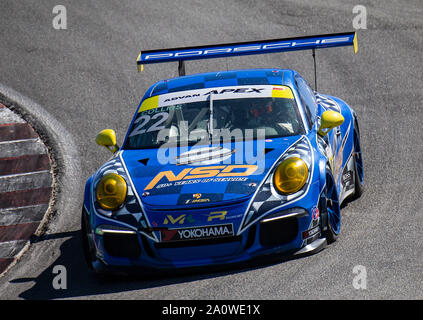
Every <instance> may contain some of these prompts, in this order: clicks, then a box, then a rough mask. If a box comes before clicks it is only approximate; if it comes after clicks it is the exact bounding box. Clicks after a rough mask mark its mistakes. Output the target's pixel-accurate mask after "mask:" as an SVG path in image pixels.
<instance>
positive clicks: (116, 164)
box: [81, 33, 363, 272]
mask: <svg viewBox="0 0 423 320" xmlns="http://www.w3.org/2000/svg"><path fill="white" fill-rule="evenodd" d="M345 45H353V46H354V49H355V51H356V48H357V43H356V34H355V33H342V34H334V35H321V36H311V37H302V38H291V39H276V40H267V41H260V42H254V43H250V42H249V43H236V44H225V45H215V46H205V47H195V48H194V47H191V48H177V49H166V50H154V51H145V52H141V53H140V55H139V57H138V61H137V62H138V66H139V67H140V69H141V67H142V65H144V64H148V63H158V62H170V61H178V62H179V71H180V75H181V76H180V77H177V78H174V79H168V80H163V81H159V82H157V83H155V84H154V85H153V86H151V87H150V88H149V89H148V90H147V92H146V93H145V95H144V97H143V98H142V100H141V102H140V104H139V106H138V108H137V110H136V113H135V115H134V117H133V119H132V122H131V125H130V127H129V130H128V132H127V134H126V137H125V139H124V142H123V145H122V146H121V147H119V146H117V144H116V136H115V133H114V131H113V130H111V129H106V130H103V131H102V132H100V133H99V135H98V136H97V138H96V142H97V143H98V144H100V145H102V146H105V147H106V148H108V149H109V150H110V151H112V152H113V156H112V158H111V159H110V160H109V161H107V162H106V163H105V164H104V165H103V166H101V167H100V168H99V169H98V170H97V171H96V172H95V173H94V174H93V175H92V176H91V177H90V178H89V179H88V180H87V182H86V186H85V195H84V205H83V211H82V228H81V229H82V238H83V249H84V253H85V257H86V260H87V262H88V265H89V266H90V268H92V269H94V270H95V271H97V272H105V271H109V270H111V271H115V270H125V269H127V268H133V267H135V268H136V269H137V270H142V269H144V270H169V269H170V270H176V269H180V268H186V267H199V266H206V265H222V264H228V263H236V262H243V261H247V260H250V259H252V258H255V257H259V256H263V255H268V254H275V253H278V254H281V253H284V254H291V255H299V254H306V253H312V252H317V251H319V250H321V249H322V248H324V246H325V245H326V244H327V243H330V242H333V241H335V240H336V239H337V237H338V234H339V232H340V228H341V209H340V205H341V204H342V202H344V201H345V200H346V199H347V198H354V197H359V196H360V195H361V193H362V190H363V160H362V155H361V148H360V132H359V126H358V118H357V114H356V113H355V112H354V111H353V110H352V109H351V108H350V107H349V106H348V105H347V104H346V103H345V102H344V101H342V100H341V99H339V98H336V97H333V96H329V95H326V94H322V93H318V92H316V91H314V90H312V89H311V88H310V86H309V85H308V84H307V82H306V81H305V80H304V78H303V77H302V76H301V75H300V74H298V73H297V72H296V71H294V70H283V69H276V68H275V69H251V70H237V71H224V72H223V71H222V72H210V73H203V74H195V75H189V76H184V62H185V61H186V60H194V59H207V58H218V57H222V56H233V55H245V54H261V53H270V52H280V51H290V50H304V49H309V50H312V51H313V56H315V55H314V54H315V49H320V48H325V47H335V46H345Z"/></svg>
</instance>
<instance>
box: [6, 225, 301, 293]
mask: <svg viewBox="0 0 423 320" xmlns="http://www.w3.org/2000/svg"><path fill="white" fill-rule="evenodd" d="M69 236H70V238H69V239H68V240H65V241H64V242H63V243H62V245H61V246H60V251H61V254H60V256H59V258H58V259H57V260H56V261H54V263H52V264H51V265H50V266H49V267H48V268H47V269H45V270H44V271H43V272H42V273H41V274H40V275H39V276H38V277H36V278H17V279H13V280H11V283H24V282H35V284H34V286H32V287H31V288H30V289H28V290H26V291H24V292H22V293H21V294H20V295H19V298H23V299H29V300H34V299H35V300H48V299H63V298H79V297H89V296H91V295H102V294H111V293H119V292H127V291H133V290H143V289H149V288H154V287H162V286H167V285H172V284H178V283H186V282H191V281H198V280H203V279H210V278H218V277H222V276H226V275H229V274H234V273H241V272H245V271H251V270H254V269H260V268H266V267H269V266H271V265H273V264H279V263H282V262H284V261H288V260H293V259H296V258H297V257H281V256H274V257H267V258H260V260H257V261H250V262H247V263H243V264H242V265H230V266H222V267H213V269H211V268H209V267H207V268H202V269H198V270H189V271H187V272H185V271H183V272H178V273H177V274H165V275H151V274H149V275H148V278H147V277H142V276H134V275H130V276H98V275H96V274H94V273H93V272H91V271H90V270H89V269H88V267H87V265H86V263H85V260H84V256H83V253H82V248H81V235H80V232H79V231H72V232H64V233H57V234H52V235H47V236H44V237H41V238H39V239H35V240H34V241H35V242H40V241H45V240H51V239H58V238H67V237H69ZM58 265H61V266H64V267H65V268H66V278H65V279H66V281H65V282H63V281H61V284H62V286H65V287H66V289H55V288H54V286H53V283H54V281H55V280H54V279H55V277H57V276H60V275H63V273H58V272H56V273H53V269H54V267H55V266H58ZM56 283H57V280H56ZM132 298H134V297H132ZM135 298H136V297H135ZM164 298H165V297H164Z"/></svg>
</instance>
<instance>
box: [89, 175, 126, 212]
mask: <svg viewBox="0 0 423 320" xmlns="http://www.w3.org/2000/svg"><path fill="white" fill-rule="evenodd" d="M126 192H127V186H126V182H125V180H124V179H123V178H122V177H121V176H119V175H117V174H115V173H108V174H106V175H104V177H103V178H101V180H100V182H99V183H98V184H97V190H96V197H97V201H98V203H99V204H100V206H101V207H102V208H103V209H105V210H115V209H117V208H119V206H120V205H121V204H122V203H123V202H124V201H125V198H126Z"/></svg>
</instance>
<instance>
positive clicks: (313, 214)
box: [311, 207, 320, 220]
mask: <svg viewBox="0 0 423 320" xmlns="http://www.w3.org/2000/svg"><path fill="white" fill-rule="evenodd" d="M319 216H320V212H319V208H317V207H314V208H313V210H312V211H311V217H312V219H313V220H318V219H319Z"/></svg>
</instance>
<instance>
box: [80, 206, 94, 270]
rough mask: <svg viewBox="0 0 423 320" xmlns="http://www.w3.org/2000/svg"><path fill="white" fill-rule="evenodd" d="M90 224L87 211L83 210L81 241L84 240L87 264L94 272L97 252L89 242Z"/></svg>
mask: <svg viewBox="0 0 423 320" xmlns="http://www.w3.org/2000/svg"><path fill="white" fill-rule="evenodd" d="M89 229H90V227H89V222H88V215H87V213H86V212H85V209H82V214H81V239H82V250H83V253H84V258H85V262H86V263H87V266H88V268H89V269H90V270H94V267H93V262H94V261H95V260H96V257H95V250H94V249H93V248H92V246H90V243H89V240H88V230H89Z"/></svg>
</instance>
